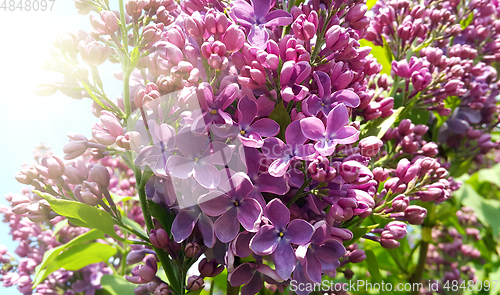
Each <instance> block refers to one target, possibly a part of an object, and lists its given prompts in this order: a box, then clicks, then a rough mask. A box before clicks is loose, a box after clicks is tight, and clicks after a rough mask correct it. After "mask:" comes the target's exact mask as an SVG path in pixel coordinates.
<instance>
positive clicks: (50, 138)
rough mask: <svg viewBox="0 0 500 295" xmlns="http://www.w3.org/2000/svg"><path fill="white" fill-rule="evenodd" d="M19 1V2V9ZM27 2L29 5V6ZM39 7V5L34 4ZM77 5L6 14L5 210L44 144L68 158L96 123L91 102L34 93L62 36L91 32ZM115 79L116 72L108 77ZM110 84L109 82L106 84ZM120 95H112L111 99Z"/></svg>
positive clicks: (0, 186) (0, 57)
mask: <svg viewBox="0 0 500 295" xmlns="http://www.w3.org/2000/svg"><path fill="white" fill-rule="evenodd" d="M18 2H19V1H18V0H16V5H17V3H18ZM23 2H24V1H23ZM32 2H33V1H32ZM73 3H74V2H73V1H69V0H56V2H55V4H54V6H53V10H52V11H38V12H33V11H31V12H26V11H19V10H16V11H8V10H7V11H6V12H4V11H3V10H0V13H1V16H2V17H0V27H1V28H2V29H1V30H0V37H1V39H2V46H0V65H1V67H0V89H1V91H0V101H1V103H2V115H1V117H0V122H1V123H2V125H3V126H4V127H3V130H2V133H1V134H2V140H1V143H2V144H1V145H0V152H1V153H0V154H1V155H2V160H1V161H0V163H1V165H2V169H0V204H7V202H6V201H5V199H4V198H3V196H4V195H5V194H7V193H9V192H18V191H20V189H21V187H22V185H21V184H19V183H17V182H16V180H15V179H14V175H15V173H16V172H17V171H19V170H20V169H21V167H22V165H23V163H32V162H33V157H32V151H33V149H34V147H35V146H36V145H38V144H40V143H41V142H43V143H45V144H46V145H48V146H51V147H52V149H53V151H54V153H55V154H58V155H62V147H63V145H64V144H65V143H66V142H67V141H68V138H67V136H66V134H67V133H68V132H71V131H74V132H78V133H82V134H84V135H86V136H90V128H91V125H92V123H93V122H97V120H98V119H97V118H95V117H94V116H93V115H92V113H91V112H90V100H89V99H84V100H73V99H71V98H68V97H66V96H64V95H62V94H59V93H58V94H57V95H54V96H50V97H39V96H37V95H36V94H34V92H33V90H34V89H35V86H36V84H37V83H38V82H40V81H43V80H44V78H46V77H47V75H48V74H47V73H46V72H44V71H43V70H42V67H41V64H42V60H43V57H44V56H45V55H46V54H47V52H48V50H49V49H50V48H51V47H52V41H53V40H54V38H55V36H57V34H58V33H63V32H68V31H69V32H76V31H78V30H79V29H84V30H89V29H90V28H91V26H90V23H89V16H88V15H85V16H81V15H78V14H77V11H76V8H75V7H74V4H73ZM101 75H102V76H108V77H110V76H111V70H110V69H108V71H102V72H101ZM103 80H104V82H105V83H106V80H107V79H104V78H103ZM116 94H118V93H112V94H111V97H114V96H113V95H115V96H116ZM8 230H9V229H8V227H7V226H6V225H5V224H3V223H1V224H0V244H6V245H7V246H8V248H9V250H10V251H13V250H14V249H15V243H12V242H11V240H10V236H9V235H8ZM0 294H2V295H11V294H19V292H18V291H17V289H16V288H2V287H1V285H0Z"/></svg>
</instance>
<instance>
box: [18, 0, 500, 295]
mask: <svg viewBox="0 0 500 295" xmlns="http://www.w3.org/2000/svg"><path fill="white" fill-rule="evenodd" d="M466 2H467V1H445V2H439V3H438V2H430V3H428V5H425V6H423V5H419V4H417V3H413V2H410V1H405V0H399V1H382V0H380V1H378V2H377V4H376V5H375V6H374V7H373V9H372V11H373V13H374V14H369V13H367V11H368V7H367V5H366V4H364V3H363V2H360V1H350V0H349V1H342V0H338V1H319V0H313V1H306V2H301V1H291V2H290V1H271V0H251V1H245V0H235V1H231V2H225V1H218V0H211V1H205V0H186V1H182V2H181V3H177V2H175V1H172V0H129V1H127V3H126V4H125V5H121V4H123V3H121V2H120V5H121V7H120V11H119V12H117V11H111V9H110V7H109V5H108V4H107V2H106V1H105V2H102V3H101V2H92V3H91V2H89V1H75V3H76V6H77V8H78V9H79V12H80V13H83V14H87V13H90V12H91V11H92V14H91V17H90V23H91V25H92V27H93V29H92V30H91V31H90V32H83V31H80V32H78V33H77V34H73V33H67V34H64V35H62V36H60V37H59V38H58V39H57V40H56V41H55V43H54V45H55V47H56V50H55V51H54V52H53V54H52V56H51V58H50V60H49V61H47V63H46V65H45V66H46V68H47V69H49V70H53V71H56V72H59V73H61V74H62V81H61V82H58V83H55V82H50V83H45V84H42V85H40V87H39V89H38V90H37V92H38V93H39V94H41V95H51V94H53V93H55V92H56V91H60V92H62V93H64V94H66V95H68V96H70V97H73V98H75V99H81V98H83V97H88V98H91V99H92V101H93V102H92V113H93V114H94V115H95V116H96V117H98V118H99V120H100V122H99V123H96V124H94V125H93V126H92V129H91V131H92V138H91V139H88V138H87V137H85V136H83V135H81V134H69V137H70V142H69V143H68V144H67V145H66V146H65V147H64V153H65V156H64V159H65V160H68V161H72V162H71V163H69V162H66V163H65V162H64V161H63V160H62V159H60V158H59V157H57V156H47V157H43V158H41V159H40V161H39V164H37V165H35V166H32V167H28V168H25V169H23V170H22V171H21V172H20V173H19V174H18V175H17V176H16V178H17V180H18V181H19V182H21V183H24V184H27V185H31V186H33V187H34V188H35V189H36V190H37V191H38V192H39V193H40V195H38V194H37V195H29V196H24V197H22V198H19V199H15V200H14V199H13V200H12V205H13V212H15V213H18V214H27V216H28V218H29V219H30V220H31V221H33V222H53V220H54V219H56V220H57V218H60V217H58V216H59V215H64V214H67V213H62V212H63V211H62V210H59V209H57V208H56V206H54V204H56V202H57V201H61V200H63V201H67V202H69V203H67V204H72V205H75V204H78V205H81V204H85V205H89V206H87V207H85V206H84V207H85V208H87V209H88V208H89V207H90V208H92V209H95V210H97V212H99V213H98V214H100V213H102V212H107V213H109V216H111V220H112V222H113V224H114V226H115V227H114V228H115V230H116V231H118V232H119V234H120V235H116V233H115V232H113V233H109V232H106V233H107V234H108V235H110V234H111V235H113V234H114V235H115V236H113V237H114V238H115V239H118V240H120V239H122V240H120V242H126V243H132V245H131V246H130V247H129V248H127V247H126V249H129V250H130V251H129V252H128V253H125V252H126V251H125V252H123V253H122V254H123V255H122V256H121V258H118V261H119V263H120V264H121V265H124V263H125V259H124V257H125V254H127V255H126V257H127V258H126V262H127V263H128V264H130V266H127V267H124V268H123V269H125V270H126V271H127V276H126V279H127V280H128V281H129V282H131V283H134V284H138V286H137V288H136V289H135V293H136V294H150V293H153V294H155V295H156V294H162V295H164V294H170V293H175V294H184V293H185V292H186V291H191V292H196V291H199V290H200V288H202V287H203V286H204V284H205V280H204V279H205V278H208V277H214V276H217V275H219V274H220V273H222V271H223V270H224V269H226V270H227V273H228V276H227V279H228V283H229V284H228V286H227V288H228V292H234V290H238V289H239V288H240V287H241V292H242V294H256V293H258V292H259V291H260V290H261V289H262V288H263V286H266V287H267V288H270V289H276V290H278V291H282V290H283V288H285V287H287V286H288V285H289V284H290V281H291V280H295V281H296V282H299V283H321V280H322V277H323V276H324V275H325V276H328V277H330V278H335V276H336V274H337V269H339V271H341V272H343V273H344V275H345V276H351V277H352V274H349V271H350V269H349V265H348V264H349V263H357V262H361V261H363V260H364V259H365V258H366V255H365V253H364V250H363V249H362V247H361V246H360V245H358V244H356V243H357V242H358V241H359V240H360V239H363V241H365V240H371V241H375V242H376V243H377V244H379V245H380V246H381V247H383V248H389V249H394V248H398V247H400V245H401V241H403V240H404V239H405V236H406V234H407V227H408V224H410V225H420V224H422V223H423V222H424V219H425V218H426V216H427V211H428V210H427V209H426V208H424V207H427V208H433V206H435V204H436V203H438V204H439V203H442V202H445V201H446V200H448V199H449V198H450V197H451V194H452V192H453V191H455V190H457V189H458V188H459V187H460V183H459V182H456V181H455V180H454V179H453V178H452V177H451V176H455V175H456V174H457V173H458V172H456V171H457V169H456V167H455V166H453V165H456V164H457V163H458V165H460V161H462V160H465V161H472V160H476V161H477V160H480V158H481V155H483V154H485V153H487V152H489V151H490V150H491V149H493V148H498V144H497V143H495V142H492V141H491V135H490V133H491V131H492V130H493V128H495V126H496V125H497V124H498V115H499V110H498V107H497V106H496V95H497V94H498V87H497V86H498V85H497V71H496V70H495V68H494V67H493V65H494V64H493V63H494V62H496V60H497V57H496V56H497V55H498V54H497V52H496V51H497V50H498V49H499V48H500V46H496V45H495V44H497V43H498V42H497V41H496V38H497V30H496V27H497V26H498V24H497V22H498V21H495V18H496V17H497V10H498V9H497V7H496V6H498V5H497V4H491V3H487V2H485V1H472V2H473V3H468V4H470V5H465V4H466ZM459 3H460V4H461V5H460V8H459V7H458V4H459ZM295 4H296V5H295ZM464 7H465V8H464ZM94 12H96V13H94ZM370 15H374V16H373V17H370ZM463 19H465V20H466V21H467V22H468V23H467V24H466V23H462V22H461V20H463ZM471 30H476V31H477V34H480V35H481V36H482V37H481V38H480V39H475V38H471V37H470V36H471V34H474V33H471ZM429 32H432V34H428V33H429ZM366 41H371V42H372V43H371V44H372V45H373V46H362V44H367V43H366ZM495 42H497V43H495ZM368 43H370V42H368ZM376 45H380V46H383V48H384V50H385V52H386V55H387V56H385V57H384V56H379V55H378V56H374V55H373V54H371V53H372V50H373V48H376ZM388 58H389V59H390V60H389V61H387V62H384V60H385V59H388ZM107 61H109V62H112V63H120V64H121V66H122V72H121V73H120V74H117V75H116V76H117V78H118V79H119V80H122V81H123V86H124V87H123V93H122V95H121V96H120V97H118V98H117V99H116V100H112V99H110V98H109V97H108V96H107V95H106V93H105V92H104V88H103V85H102V79H101V77H100V76H99V71H98V68H97V66H99V65H102V64H103V63H105V62H107ZM391 61H392V62H391ZM383 70H385V71H386V73H388V72H389V73H390V72H391V71H392V76H388V75H387V74H386V73H383V74H382V73H381V72H382V71H383ZM414 112H420V113H424V114H426V115H427V117H424V120H423V121H422V122H420V124H416V123H415V124H414V123H413V122H416V121H417V120H420V119H419V118H413V117H412V115H413V113H414ZM392 126H397V127H394V128H390V127H392ZM429 126H432V127H433V128H429ZM466 140H468V141H467V145H465V146H464V142H465V141H466ZM438 142H440V143H444V144H443V145H442V146H439V145H438ZM381 150H382V151H381ZM451 152H453V154H454V155H455V156H454V157H450V156H449V155H450V153H451ZM119 158H121V160H118V159H119ZM452 160H453V161H457V162H456V163H451V161H452ZM466 163H467V162H466ZM450 175H451V176H450ZM135 194H137V195H138V196H139V201H140V202H139V203H131V204H125V203H124V202H123V201H121V202H122V203H120V202H118V201H117V202H115V200H114V199H116V196H134V195H135ZM121 200H122V199H121ZM51 202H52V203H51ZM139 204H140V206H139ZM75 206H76V205H75ZM95 207H97V208H101V209H103V210H104V211H103V210H100V209H96V208H95ZM124 208H125V209H126V210H124ZM88 210H91V209H88ZM96 214H97V213H96ZM125 215H126V216H128V217H129V218H130V219H132V220H135V221H136V225H135V226H134V227H131V226H130V224H126V223H125V222H124V221H123V219H122V216H125ZM109 216H108V217H109ZM374 220H377V222H375V221H374ZM81 221H83V222H84V221H85V220H81ZM143 228H146V232H145V233H144V234H143V233H142V229H143ZM354 229H357V230H358V231H357V232H356V233H358V234H356V235H355V234H354V233H353V231H354ZM360 229H361V230H364V232H362V233H361V234H359V230H360ZM346 246H347V249H346ZM424 255H425V253H424ZM202 256H204V257H202ZM198 260H200V262H199V264H198V270H199V274H196V275H191V276H188V275H187V270H188V268H189V267H191V266H192V265H194V263H195V262H197V261H198ZM158 262H160V264H161V266H162V267H163V270H164V271H165V273H166V276H167V279H168V282H167V281H165V280H163V279H161V278H160V274H158V271H159V265H158ZM420 275H421V274H420ZM417 280H418V278H417ZM75 284H76V283H75ZM231 288H232V289H231ZM231 290H233V291H231ZM298 292H299V294H307V293H309V292H308V291H303V292H301V291H298Z"/></svg>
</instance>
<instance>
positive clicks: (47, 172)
mask: <svg viewBox="0 0 500 295" xmlns="http://www.w3.org/2000/svg"><path fill="white" fill-rule="evenodd" d="M35 168H36V170H37V171H38V173H40V175H42V176H43V177H45V178H48V179H57V178H59V177H61V176H62V175H63V174H64V169H65V166H64V163H63V161H62V160H61V159H60V158H59V157H57V156H50V157H43V158H42V160H41V162H40V165H36V166H35Z"/></svg>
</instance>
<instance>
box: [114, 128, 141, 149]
mask: <svg viewBox="0 0 500 295" xmlns="http://www.w3.org/2000/svg"><path fill="white" fill-rule="evenodd" d="M140 144H141V134H140V133H139V132H137V131H130V132H127V133H125V135H120V136H118V137H117V138H116V145H117V146H119V147H121V148H123V149H126V150H129V151H130V150H132V151H134V150H137V149H138V148H139V145H140Z"/></svg>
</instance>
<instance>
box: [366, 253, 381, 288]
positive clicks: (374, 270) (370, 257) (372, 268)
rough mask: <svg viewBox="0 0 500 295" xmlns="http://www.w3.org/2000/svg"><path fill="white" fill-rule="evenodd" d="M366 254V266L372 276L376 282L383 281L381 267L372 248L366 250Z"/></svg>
mask: <svg viewBox="0 0 500 295" xmlns="http://www.w3.org/2000/svg"><path fill="white" fill-rule="evenodd" d="M365 255H366V259H365V262H366V267H367V268H368V272H369V273H370V275H371V276H372V279H373V281H374V283H382V275H381V274H380V269H379V267H378V262H377V257H376V256H375V254H374V253H373V251H372V250H366V251H365Z"/></svg>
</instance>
